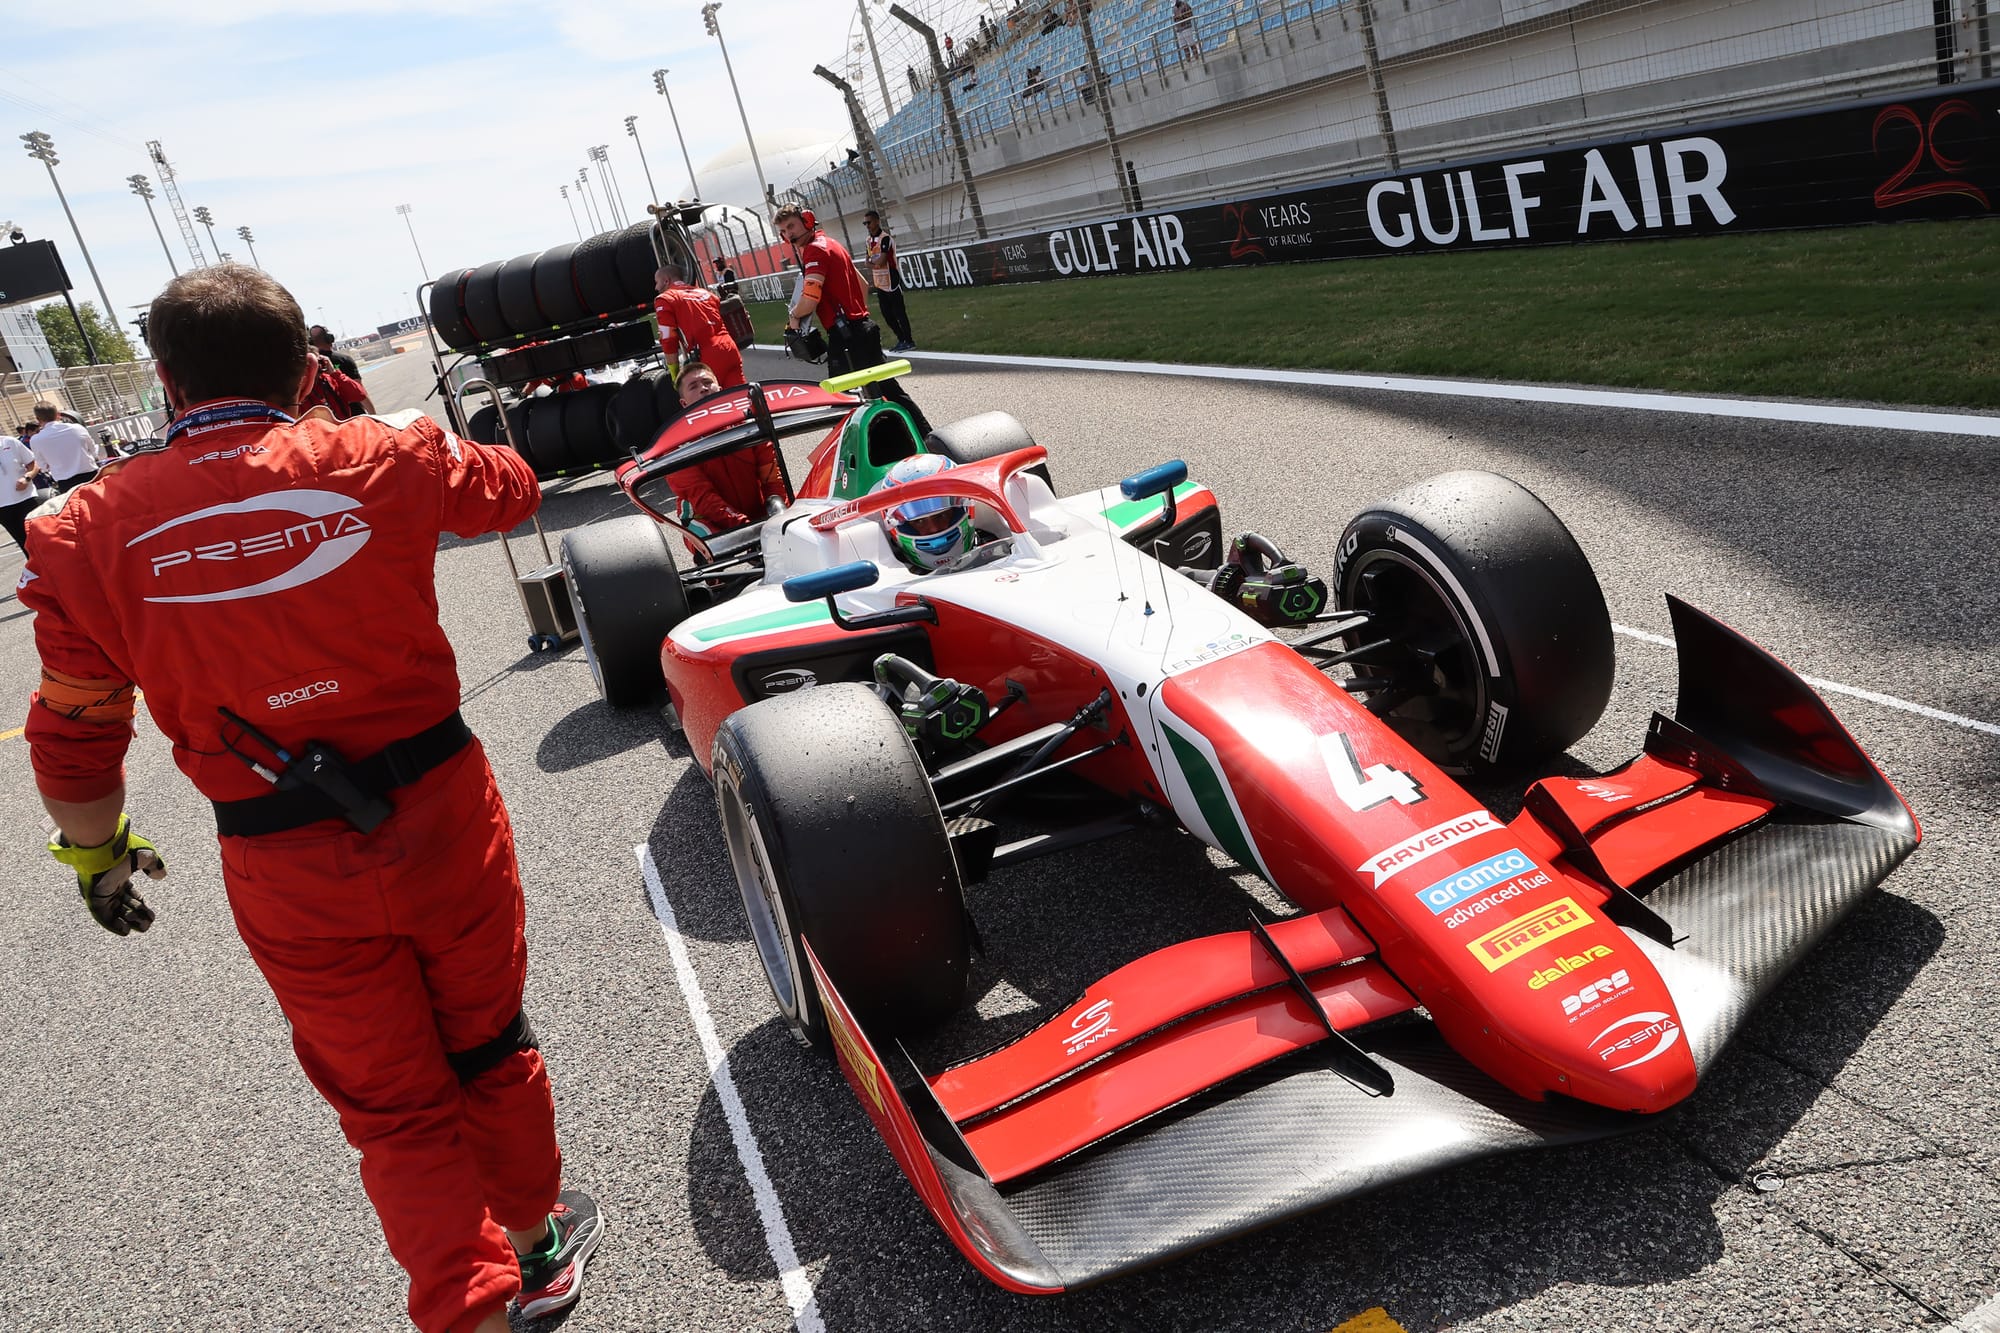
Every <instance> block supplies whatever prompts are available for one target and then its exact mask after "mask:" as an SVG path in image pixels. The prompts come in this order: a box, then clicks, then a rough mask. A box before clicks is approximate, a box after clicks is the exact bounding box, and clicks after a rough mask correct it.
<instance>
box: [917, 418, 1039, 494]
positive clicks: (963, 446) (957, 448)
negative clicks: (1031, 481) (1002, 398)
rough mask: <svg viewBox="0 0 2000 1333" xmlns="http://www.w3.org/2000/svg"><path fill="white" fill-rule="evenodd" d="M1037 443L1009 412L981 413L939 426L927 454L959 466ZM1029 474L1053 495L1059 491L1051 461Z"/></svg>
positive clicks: (926, 445) (927, 440)
mask: <svg viewBox="0 0 2000 1333" xmlns="http://www.w3.org/2000/svg"><path fill="white" fill-rule="evenodd" d="M1034 443H1035V437H1034V436H1033V435H1030V434H1029V433H1028V428H1027V427H1026V426H1023V425H1022V424H1021V423H1020V422H1019V421H1017V420H1016V419H1015V418H1014V417H1013V416H1012V415H1010V414H1008V413H1006V412H981V413H980V414H979V415H978V416H976V417H967V418H965V420H963V421H954V422H952V423H951V424H950V425H948V426H939V427H938V428H937V429H936V430H933V431H932V432H931V433H930V434H929V435H927V436H925V437H924V448H925V449H926V450H928V451H929V452H931V453H934V454H943V455H944V456H945V457H946V458H949V459H950V460H951V461H952V462H953V463H955V464H959V465H964V464H966V463H980V462H984V461H985V460H986V459H989V458H998V457H999V456H1000V455H1001V454H1011V453H1013V452H1014V451H1015V450H1016V449H1027V448H1031V447H1033V445H1034ZM1025 471H1027V472H1029V473H1031V474H1033V475H1034V476H1037V477H1040V478H1041V479H1042V480H1043V481H1045V482H1047V483H1048V487H1049V490H1050V491H1051V492H1053V491H1054V490H1055V488H1056V483H1055V478H1054V477H1053V476H1051V475H1050V473H1049V465H1048V462H1047V460H1044V461H1042V462H1040V463H1037V464H1035V465H1034V466H1033V467H1031V468H1027V469H1025Z"/></svg>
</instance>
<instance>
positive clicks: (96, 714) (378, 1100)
mask: <svg viewBox="0 0 2000 1333" xmlns="http://www.w3.org/2000/svg"><path fill="white" fill-rule="evenodd" d="M147 332H148V335H149V339H150V341H151V343H152V346H153V352H154V355H155V356H156V357H157V358H158V362H157V366H158V373H159V377H160V382H161V384H162V385H164V386H165V389H166V397H167V402H168V404H169V405H170V408H171V410H172V411H173V413H174V416H175V420H174V422H173V424H172V425H171V426H170V427H169V428H168V434H167V446H166V447H165V448H164V449H162V450H160V451H159V452H157V453H148V454H141V455H137V456H135V457H132V458H129V459H126V460H124V461H122V462H119V463H116V464H113V465H112V466H111V467H108V468H106V469H105V470H104V471H103V472H102V473H100V474H99V477H98V479H97V480H95V481H92V482H89V483H87V484H85V485H83V486H80V487H78V488H77V489H76V490H74V491H71V492H70V493H69V495H68V496H67V498H66V502H65V503H64V504H63V506H62V507H61V508H60V509H59V510H58V511H57V512H55V513H53V514H51V515H48V516H45V517H41V518H37V519H33V520H31V521H30V523H29V532H30V546H31V548H32V550H33V559H32V560H31V562H30V563H29V565H28V566H27V568H25V569H24V570H23V571H22V574H21V582H20V588H19V597H20V601H21V602H22V604H23V605H25V606H27V607H30V608H32V609H33V610H34V612H35V642H36V647H37V649H38V650H39V652H40V654H41V663H42V680H41V688H40V689H39V690H38V691H36V692H35V694H34V696H33V698H32V701H31V703H30V706H29V708H28V719H27V726H26V732H27V739H28V744H29V746H30V747H31V751H32V758H33V764H34V771H35V778H36V782H37V785H38V786H39V788H40V791H41V795H42V799H43V803H44V804H45V805H46V806H47V808H48V811H49V814H50V816H51V817H52V818H53V819H54V820H55V823H56V825H57V827H58V829H59V830H60V836H59V838H58V840H57V842H56V843H54V844H52V845H51V847H50V850H51V851H52V852H53V853H54V854H55V856H56V858H57V859H58V860H59V861H62V862H63V863H65V864H66V865H68V866H70V867H71V868H72V869H73V870H74V871H75V873H76V877H77V884H78V888H79V889H80V891H81V892H82V894H83V897H84V900H85V902H86V904H87V905H88V907H89V910H90V912H91V914H92V915H93V916H94V917H95V918H96V919H97V921H98V922H99V923H100V924H101V925H103V926H104V927H105V928H106V929H108V930H110V931H112V932H113V933H114V934H117V935H120V936H125V935H129V934H130V933H131V932H133V931H144V930H146V929H147V928H148V927H150V926H151V925H152V924H153V921H154V914H153V911H152V909H151V908H150V907H148V906H147V904H146V903H145V901H144V899H143V898H142V897H141V895H140V894H139V892H138V888H137V885H138V884H139V882H140V880H139V879H138V876H139V875H141V874H143V875H146V876H150V877H152V878H155V879H157V878H158V877H159V876H160V875H161V874H163V873H164V872H165V869H166V866H165V863H164V862H163V861H162V860H161V859H160V856H159V853H158V852H157V851H156V850H155V849H154V847H153V845H152V844H151V843H149V842H147V841H146V840H145V839H144V838H141V837H139V836H138V835H137V834H136V833H134V832H133V829H132V824H131V820H130V819H129V818H128V817H127V816H126V815H125V814H124V805H125V775H124V757H125V752H126V748H127V746H128V745H129V743H130V741H131V738H132V729H133V701H134V697H135V692H136V691H138V690H143V691H144V692H145V697H146V708H147V711H148V712H149V713H150V714H151V715H152V718H153V721H154V723H155V724H156V725H157V726H158V727H159V728H160V730H161V731H162V732H164V733H165V734H166V735H167V737H168V738H169V739H170V740H171V741H172V742H173V747H174V760H175V762H176V763H177V764H178V765H179V766H180V768H181V770H182V771H183V772H184V773H186V774H187V775H188V777H189V778H190V779H191V780H192V781H193V782H194V784H195V786H196V787H197V788H198V789H199V790H200V791H201V793H202V795H204V796H206V797H208V798H209V800H210V801H211V802H212V803H213V804H214V807H215V812H216V825H217V831H218V833H219V834H220V836H221V844H222V847H221V853H222V855H221V859H222V867H223V883H224V885H225V887H226V888H227V890H228V895H229V904H230V908H231V910H232V912H233V913H234V916H235V920H236V926H237V929H238V931H239V932H240V933H241V934H242V937H243V942H244V943H245V944H246V945H248V946H249V950H250V955H251V957H252V958H253V959H254V960H255V961H256V963H257V966H258V968H259V969H260V970H261V971H262V972H263V974H264V976H265V978H266V980H268V981H269V983H270V986H271V989H272V991H273V993H274V994H275V995H276V996H277V999H278V1004H279V1007H280V1008H282V1009H283V1011H284V1014H285V1017H286V1018H287V1019H288V1020H290V1023H291V1029H292V1045H293V1048H294V1050H296V1052H297V1053H298V1057H299V1063H300V1065H301V1066H302V1067H303V1068H304V1070H305V1073H306V1076H307V1078H309V1079H310V1080H311V1081H312V1083H313V1085H314V1086H315V1087H316V1088H318V1089H319V1091H320V1093H321V1094H322V1095H323V1096H324V1097H325V1098H326V1100H327V1101H328V1102H329V1103H331V1104H332V1106H333V1107H334V1109H335V1110H336V1111H337V1112H339V1115H340V1124H341V1128H342V1130H343V1131H344V1132H345V1133H346V1135H347V1140H348V1142H349V1143H351V1144H353V1145H354V1147H355V1148H356V1149H358V1150H359V1151H360V1153H361V1180H362V1185H363V1187H364V1188H365V1189H366V1190H367V1191H368V1195H369V1198H370V1199H371V1200H372V1201H373V1203H374V1205H375V1208H376V1211H377V1213H378V1214H379V1215H380V1217H381V1221H382V1229H383V1233H384V1236H385V1237H386V1240H387V1242H388V1247H389V1251H390V1253H391V1254H392V1255H393V1256H394V1257H395V1259H396V1261H397V1262H398V1263H400V1264H401V1265H402V1266H403V1267H404V1268H405V1269H406V1270H408V1272H409V1275H410V1290H409V1312H410V1317H411V1319H412V1320H413V1321H414V1322H415V1323H416V1325H417V1326H418V1328H420V1329H422V1330H424V1331H425V1333H446V1331H447V1330H463V1329H476V1330H477V1331H478V1333H504V1331H505V1329H506V1328H507V1315H506V1306H507V1304H508V1301H509V1298H510V1297H513V1296H515V1295H516V1294H517V1293H518V1295H519V1303H520V1306H521V1308H522V1310H523V1312H524V1313H526V1314H530V1315H533V1314H538V1313H546V1312H547V1311H549V1310H553V1309H558V1308H561V1307H562V1306H564V1305H567V1304H569V1303H570V1302H571V1301H574V1300H575V1299H576V1296H577V1294H578V1291H579V1287H580V1284H581V1281H582V1275H583V1271H582V1270H583V1262H584V1260H585V1259H586V1258H587V1257H588V1256H589V1254H590V1252H591V1251H592V1249H594V1248H595V1246H596V1244H597V1241H598V1238H599V1237H600V1235H601V1234H602V1224H601V1221H600V1219H599V1216H598V1213H597V1209H596V1206H595V1205H594V1204H593V1203H592V1202H591V1200H590V1199H589V1197H588V1196H587V1195H584V1194H582V1193H580V1192H578V1191H574V1190H563V1189H562V1188H561V1175H562V1155H561V1152H560V1151H559V1150H558V1148H557V1145H556V1137H555V1110H554V1104H553V1099H552V1095H551V1092H550V1088H549V1080H548V1075H547V1072H546V1071H545V1069H544V1068H543V1065H542V1058H541V1054H540V1052H539V1051H538V1050H537V1049H536V1044H535V1039H534V1034H533V1031H532V1029H531V1028H530V1027H529V1026H528V1022H527V1019H526V1016H525V1014H524V1013H523V1011H522V1007H521V999H522V991H523V987H524V985H525V982H526V976H527V953H526V946H525V943H524V941H523V938H522V920H523V903H522V893H521V880H520V873H519V870H518V868H517V867H516V864H515V860H514V841H513V835H512V832H511V829H510V827H509V825H508V820H507V812H506V808H505V807H504V806H503V805H502V804H501V801H500V795H499V793H498V791H497V790H496V788H495V786H494V781H493V775H492V772H491V770H490V769H489V768H488V766H487V762H486V756H485V753H484V751H483V750H482V749H481V748H480V745H479V742H478V741H477V740H475V739H474V738H473V736H472V734H471V732H470V731H468V730H467V729H466V725H465V722H464V720H463V719H462V718H461V717H460V715H459V713H458V698H459V679H458V670H457V665H456V663H455V661H454V659H453V656H452V650H451V645H450V644H449V643H448V642H447V641H446V639H445V636H444V631H443V630H442V629H441V628H440V627H439V624H438V606H437V592H436V588H435V586H434V581H433V564H434V561H435V558H436V549H437V541H438V537H439V536H440V534H441V533H443V532H454V533H457V534H459V535H460V536H464V537H472V536H476V535H478V534H481V533H486V532H495V531H502V530H505V529H507V528H511V527H512V526H514V525H515V524H516V523H519V522H521V521H522V520H523V519H525V518H527V517H528V516H529V515H530V514H532V513H533V512H534V510H535V508H536V506H537V504H539V502H540V492H539V490H538V488H537V486H536V484H535V479H534V476H533V475H532V473H531V472H530V471H529V469H528V466H527V465H526V464H525V463H523V462H522V461H521V460H520V459H519V458H518V457H517V456H515V455H514V454H512V453H510V452H509V451H507V450H505V449H492V448H487V447H485V446H482V445H477V444H472V443H468V442H466V441H463V440H460V439H458V438H457V437H456V436H453V435H451V434H449V433H447V432H445V431H444V430H441V429H440V428H438V427H437V426H436V425H434V424H432V423H431V422H429V421H428V420H421V419H420V420H418V421H417V422H416V423H415V424H413V425H410V426H408V427H404V428H397V427H395V426H392V425H390V424H389V423H387V422H385V421H382V420H380V419H378V418H375V417H359V418H356V419H354V420H351V421H346V422H338V423H336V422H330V421H327V420H324V419H323V418H321V417H319V416H317V415H316V416H314V417H313V418H310V419H304V420H299V421H296V422H295V421H294V420H293V416H292V414H293V413H294V412H296V411H298V404H299V400H300V398H301V397H302V396H303V395H304V394H305V393H306V392H307V391H308V390H309V389H310V387H311V386H312V383H313V380H314V377H315V376H316V375H318V374H319V373H320V370H319V368H318V366H317V364H316V361H315V360H314V358H312V357H310V356H309V355H308V352H307V348H306V324H305V319H304V317H303V315H302V314H301V312H300V310H299V307H298V304H297V303H296V302H295V301H294V300H293V299H292V297H291V294H290V293H288V292H287V291H285V289H284V288H282V287H280V286H279V285H278V284H277V283H276V282H274V281H272V280H271V279H270V278H269V277H268V276H267V275H265V274H264V273H262V272H259V271H258V270H256V269H253V268H247V267H244V266H242V265H238V264H224V265H220V266H217V267H213V268H205V269H199V270H196V271H194V272H192V273H186V274H183V275H181V276H180V277H179V278H177V279H175V280H174V281H173V282H172V283H171V284H169V285H168V287H167V288H166V290H165V291H164V292H162V293H161V295H160V297H159V298H158V299H157V300H156V301H154V303H153V307H152V312H151V315H150V318H149V321H148V326H147ZM356 1322H357V1323H373V1322H374V1320H373V1318H372V1317H365V1318H364V1317H357V1319H356Z"/></svg>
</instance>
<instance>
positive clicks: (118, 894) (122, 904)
mask: <svg viewBox="0 0 2000 1333" xmlns="http://www.w3.org/2000/svg"><path fill="white" fill-rule="evenodd" d="M49 854H50V855H51V856H54V857H55V858H56V860H58V861H60V862H62V863H63V864H64V865H66V866H68V867H70V868H71V869H73V870H75V871H76V888H77V892H78V893H80V894H82V895H83V901H84V904H85V905H86V906H88V907H89V908H90V914H91V915H92V916H94V917H96V918H97V924H98V925H100V926H103V927H104V928H105V929H106V930H108V931H110V932H111V933H112V934H113V935H130V934H131V933H132V932H133V931H135V930H137V931H142V932H143V931H144V930H145V929H146V928H147V927H148V926H150V925H152V924H153V909H152V908H150V907H148V906H146V900H145V899H144V898H141V897H140V896H139V891H138V890H137V889H135V888H133V887H132V872H133V871H135V870H136V871H138V872H140V873H141V874H143V875H145V876H146V877H147V878H148V879H159V878H160V877H161V876H162V875H165V874H166V873H167V863H166V860H165V859H164V858H162V857H161V855H160V853H159V850H158V849H157V848H155V847H154V846H153V844H152V843H150V842H148V841H146V839H144V838H142V837H140V836H139V835H138V834H136V833H134V832H133V831H132V819H131V816H129V815H124V814H121V815H119V816H118V831H117V832H116V833H113V834H112V835H111V837H110V838H109V839H108V840H107V841H105V842H102V843H100V844H98V845H97V846H95V847H78V846H77V845H76V844H74V843H72V842H71V841H70V840H69V839H68V838H67V837H66V836H63V835H60V834H58V835H57V838H56V841H54V842H52V843H50V844H49Z"/></svg>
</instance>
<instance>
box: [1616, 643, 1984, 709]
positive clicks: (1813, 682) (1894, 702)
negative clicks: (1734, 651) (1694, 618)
mask: <svg viewBox="0 0 2000 1333" xmlns="http://www.w3.org/2000/svg"><path fill="white" fill-rule="evenodd" d="M1611 628H1612V629H1614V630H1616V631H1617V632H1618V633H1620V634H1624V635H1627V636H1629V637H1631V638H1634V639H1638V640H1641V641H1642V642H1645V643H1656V644H1658V645H1659V646H1660V647H1662V648H1671V647H1673V646H1674V641H1673V640H1672V639H1669V638H1667V637H1666V636H1665V635H1661V634H1649V633H1647V632H1646V631H1645V630H1642V629H1633V628H1632V627H1631V626H1630V625H1620V624H1616V623H1614V624H1613V625H1612V626H1611ZM1799 679H1800V680H1802V681H1804V682H1805V683H1806V684H1808V685H1810V686H1812V687H1813V688H1814V689H1816V690H1820V691H1822V692H1824V693H1828V694H1844V695H1847V696H1848V697H1849V698H1851V699H1866V700H1867V701H1868V702H1869V703H1871V704H1881V705H1882V706H1883V707H1884V708H1900V709H1901V710H1903V711H1904V712H1905V713H1915V714H1916V715H1917V716H1919V717H1927V718H1930V719H1931V720H1932V721H1933V722H1949V723H1951V725H1953V726H1954V727H1964V728H1966V729H1967V730H1969V731H1983V732H1985V733H1986V734H1987V735H1989V736H2000V726H1995V725H1994V724H1993V723H1991V722H1981V721H1980V720H1979V719H1978V718H1976V717H1960V716H1959V715H1958V714H1957V713H1947V712H1945V711H1944V710H1943V709H1942V708H1932V707H1931V706H1930V705H1928V704H1913V703H1911V702H1910V701H1909V700H1908V699H1898V698H1897V697H1896V696H1895V695H1893V694H1877V693H1876V692H1875V691H1873V690H1864V689H1862V688H1861V687H1860V686H1858V685H1842V684H1841V683H1840V682H1839V681H1834V680H1821V679H1820V678H1819V677H1818V676H1800V677H1799Z"/></svg>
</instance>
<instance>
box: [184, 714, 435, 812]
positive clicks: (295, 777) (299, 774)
mask: <svg viewBox="0 0 2000 1333" xmlns="http://www.w3.org/2000/svg"><path fill="white" fill-rule="evenodd" d="M216 711H217V712H218V713H221V714H222V716H223V717H224V718H225V719H227V720H228V721H229V722H231V723H233V724H234V725H235V726H237V727H239V728H241V729H242V731H243V734H244V735H246V736H248V737H249V738H250V739H252V740H254V741H256V742H257V743H258V744H259V745H261V746H263V747H264V748H265V749H267V750H269V751H270V752H271V754H272V755H273V756H275V757H276V759H277V761H278V764H279V767H277V768H276V769H273V768H271V767H269V766H267V765H265V764H260V763H258V762H257V761H256V760H254V759H252V758H251V757H250V756H249V755H246V754H244V753H243V752H242V751H241V750H238V749H237V748H236V747H235V746H233V745H230V746H229V752H230V753H231V754H233V755H235V756H236V757H237V758H238V759H241V760H242V761H243V762H244V763H246V764H248V765H249V766H250V771H251V772H253V773H255V774H256V775H257V776H258V777H260V778H262V779H264V781H266V782H268V783H270V784H271V785H272V786H273V787H275V788H277V789H278V790H279V791H312V792H317V793H318V794H319V795H320V796H322V797H324V798H325V800H326V802H327V804H328V805H330V806H331V807H332V809H331V810H329V811H328V812H327V817H329V818H331V817H332V816H333V815H336V814H337V815H339V817H340V818H342V819H344V820H346V821H347V822H348V823H350V824H352V825H353V826H354V827H355V828H356V829H357V830H359V831H360V832H362V833H373V832H374V831H375V829H376V828H377V827H378V826H379V825H380V824H381V823H382V821H383V820H385V819H387V818H388V817H389V816H390V814H391V813H393V812H394V810H395V807H394V806H392V805H390V804H389V801H388V799H387V796H386V794H385V793H383V792H381V791H377V790H374V789H372V788H371V787H370V785H369V784H367V783H365V782H364V781H363V780H362V779H361V777H360V776H359V775H358V774H356V773H355V771H354V769H353V767H352V766H351V765H349V764H348V762H347V760H345V759H343V758H342V757H341V754H340V751H338V750H336V749H334V748H333V747H332V746H331V745H328V744H327V743H326V742H325V741H312V740H309V741H307V742H306V743H305V746H304V748H303V749H301V750H300V751H299V752H298V753H297V754H293V753H292V752H291V751H290V750H287V749H286V748H285V747H284V746H282V745H280V744H278V742H276V741H274V740H272V739H271V738H270V737H269V736H266V735H265V734H264V733H263V732H261V731H259V730H257V728H255V727H253V726H251V725H250V724H249V723H248V722H246V721H244V720H243V719H242V718H240V717H238V716H237V715H236V714H235V713H232V712H230V711H229V710H228V709H227V708H218V709H216ZM223 743H224V744H225V745H228V742H227V741H224V742H223Z"/></svg>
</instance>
